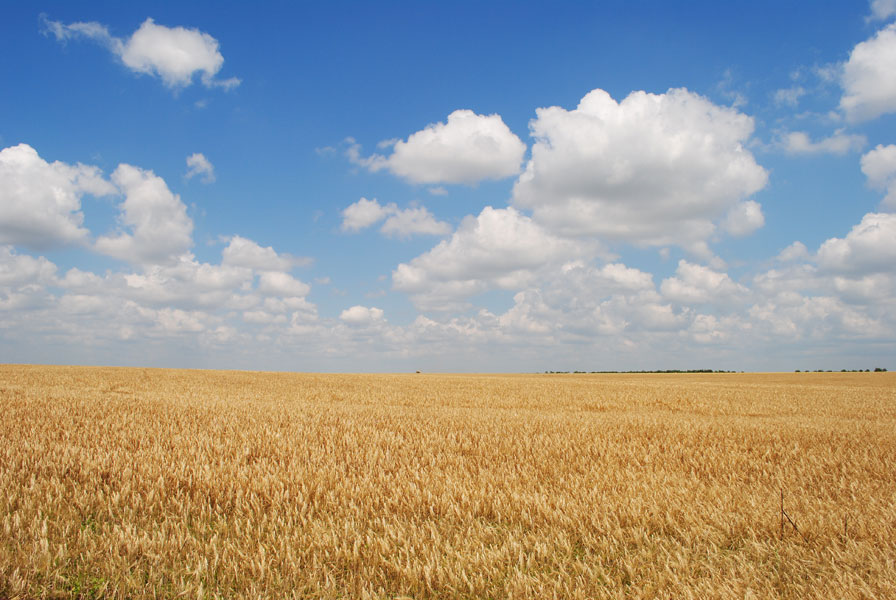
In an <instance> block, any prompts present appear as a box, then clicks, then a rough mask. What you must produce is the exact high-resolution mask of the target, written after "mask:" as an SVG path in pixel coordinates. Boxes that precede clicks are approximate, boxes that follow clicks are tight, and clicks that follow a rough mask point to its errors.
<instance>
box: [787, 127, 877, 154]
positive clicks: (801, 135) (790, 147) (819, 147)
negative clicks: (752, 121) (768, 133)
mask: <svg viewBox="0 0 896 600" xmlns="http://www.w3.org/2000/svg"><path fill="white" fill-rule="evenodd" d="M867 143H868V139H867V138H866V137H865V136H864V135H856V134H847V133H843V130H842V129H841V130H838V131H836V132H834V135H832V136H830V137H826V138H823V139H821V140H818V141H817V142H813V141H812V140H811V139H810V138H809V135H808V134H807V133H805V132H803V131H791V132H789V133H786V134H784V135H782V136H781V137H780V139H779V140H778V145H779V146H780V147H781V148H783V149H784V151H785V152H787V153H788V154H837V155H841V156H842V155H844V154H847V153H848V152H858V151H860V150H861V149H862V148H864V147H865V144H867Z"/></svg>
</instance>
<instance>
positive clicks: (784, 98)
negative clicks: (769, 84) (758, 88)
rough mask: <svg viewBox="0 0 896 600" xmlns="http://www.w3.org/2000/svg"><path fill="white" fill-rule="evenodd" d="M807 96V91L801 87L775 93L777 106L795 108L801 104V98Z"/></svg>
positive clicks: (784, 89)
mask: <svg viewBox="0 0 896 600" xmlns="http://www.w3.org/2000/svg"><path fill="white" fill-rule="evenodd" d="M805 95H806V90H805V88H803V87H802V86H800V85H794V86H791V87H789V88H783V89H780V90H777V91H776V92H775V96H774V98H775V104H779V105H784V106H789V107H791V108H795V107H796V106H797V104H799V102H800V98H802V97H803V96H805Z"/></svg>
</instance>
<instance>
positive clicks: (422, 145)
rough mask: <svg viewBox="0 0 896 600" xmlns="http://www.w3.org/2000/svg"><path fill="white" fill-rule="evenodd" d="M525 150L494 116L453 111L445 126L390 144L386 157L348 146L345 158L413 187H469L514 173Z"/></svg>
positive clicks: (432, 128)
mask: <svg viewBox="0 0 896 600" xmlns="http://www.w3.org/2000/svg"><path fill="white" fill-rule="evenodd" d="M351 142H353V140H351ZM391 143H392V141H391V140H390V144H391ZM525 152H526V145H525V144H524V143H523V142H522V141H521V140H520V138H518V137H517V136H516V135H514V133H513V132H512V131H510V129H509V128H508V127H507V125H505V124H504V121H503V120H502V119H501V117H500V116H499V115H477V114H476V113H474V112H473V111H471V110H456V111H454V112H453V113H451V114H450V115H448V120H447V122H445V123H434V124H431V125H427V126H426V127H425V128H424V129H422V130H420V131H418V132H416V133H414V134H411V135H410V136H409V137H408V139H407V140H404V141H402V140H397V141H395V142H394V145H393V146H392V154H391V155H389V156H388V157H386V156H382V155H378V154H374V155H373V156H370V157H367V158H363V157H361V156H360V150H359V148H358V146H357V144H352V145H351V146H350V148H349V151H348V156H349V158H350V159H351V160H352V162H355V163H356V164H359V165H361V166H363V167H365V168H367V169H369V170H371V171H379V170H382V169H388V170H389V171H390V172H391V173H392V174H394V175H397V176H399V177H402V178H404V179H407V180H408V181H411V182H413V183H431V184H438V183H466V184H474V183H476V182H478V181H482V180H485V179H503V178H505V177H510V176H512V175H516V174H517V173H519V170H520V163H521V162H522V160H523V154H525Z"/></svg>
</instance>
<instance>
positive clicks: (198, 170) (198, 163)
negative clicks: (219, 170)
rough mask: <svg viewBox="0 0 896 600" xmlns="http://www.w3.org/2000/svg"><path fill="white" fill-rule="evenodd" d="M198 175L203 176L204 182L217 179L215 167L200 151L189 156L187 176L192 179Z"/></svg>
mask: <svg viewBox="0 0 896 600" xmlns="http://www.w3.org/2000/svg"><path fill="white" fill-rule="evenodd" d="M196 175H201V176H202V183H213V182H214V181H215V167H214V166H213V165H212V163H211V162H209V160H208V159H207V158H206V157H205V155H204V154H202V153H200V152H196V153H195V154H191V155H190V156H188V157H187V175H186V177H187V179H192V178H193V177H195V176H196Z"/></svg>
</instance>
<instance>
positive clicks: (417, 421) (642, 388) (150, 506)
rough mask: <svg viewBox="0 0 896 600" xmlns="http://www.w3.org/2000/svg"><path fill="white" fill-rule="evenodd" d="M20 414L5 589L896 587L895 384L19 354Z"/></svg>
mask: <svg viewBox="0 0 896 600" xmlns="http://www.w3.org/2000/svg"><path fill="white" fill-rule="evenodd" d="M0 408H2V421H0V598H57V597H60V598H74V597H81V598H100V597H102V598H107V597H108V598H151V597H175V596H181V595H183V596H185V597H193V598H225V597H226V598H231V597H246V598H262V597H267V598H289V597H299V598H393V597H396V596H408V597H413V598H748V597H755V598H896V541H894V540H896V477H894V465H896V375H894V374H890V373H867V374H866V373H860V374H844V375H841V374H822V373H812V374H792V375H733V374H732V375H720V374H713V375H581V376H579V375H532V376H430V375H357V376H355V375H332V376H327V375H294V374H273V373H271V374H266V373H243V372H200V371H167V370H139V369H90V368H65V367H23V366H0ZM782 489H783V490H784V493H785V504H786V509H787V512H788V514H790V515H791V516H792V517H793V519H794V521H795V522H796V524H797V526H798V527H799V529H800V532H801V533H802V535H800V534H799V533H797V532H796V531H794V529H793V528H792V527H790V526H789V525H788V526H787V528H785V530H784V537H783V539H781V531H780V520H779V519H780V513H779V503H780V492H781V490H782ZM803 536H805V539H804V538H803Z"/></svg>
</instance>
